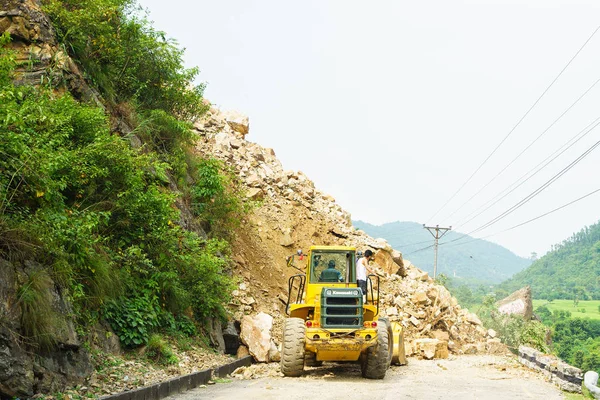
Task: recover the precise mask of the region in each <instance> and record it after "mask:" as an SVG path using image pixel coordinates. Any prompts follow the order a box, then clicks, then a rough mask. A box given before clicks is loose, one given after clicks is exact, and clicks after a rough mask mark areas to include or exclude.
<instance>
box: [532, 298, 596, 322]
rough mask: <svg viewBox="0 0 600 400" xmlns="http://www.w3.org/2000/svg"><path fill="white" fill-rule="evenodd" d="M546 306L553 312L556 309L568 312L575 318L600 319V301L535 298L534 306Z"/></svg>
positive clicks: (536, 307) (535, 307)
mask: <svg viewBox="0 0 600 400" xmlns="http://www.w3.org/2000/svg"><path fill="white" fill-rule="evenodd" d="M540 306H544V307H546V308H547V309H548V310H549V311H550V312H551V313H553V312H554V311H563V312H568V313H569V316H571V317H573V318H589V319H598V320H600V301H599V300H581V301H578V302H577V303H575V302H574V301H573V300H552V301H547V300H533V308H534V309H538V308H539V307H540Z"/></svg>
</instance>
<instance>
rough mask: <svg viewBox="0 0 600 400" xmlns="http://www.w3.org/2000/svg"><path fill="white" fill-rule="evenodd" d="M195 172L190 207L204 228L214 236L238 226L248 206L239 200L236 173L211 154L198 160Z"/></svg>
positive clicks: (226, 233) (225, 233)
mask: <svg viewBox="0 0 600 400" xmlns="http://www.w3.org/2000/svg"><path fill="white" fill-rule="evenodd" d="M194 172H195V173H194V175H193V176H194V178H195V184H194V185H193V186H192V188H191V197H192V198H191V200H192V209H193V210H194V212H195V213H196V215H198V216H199V218H200V220H201V221H203V222H204V223H205V225H206V228H207V230H209V231H212V232H213V233H214V234H215V235H217V236H227V235H228V232H230V231H231V230H233V229H234V228H236V227H238V226H239V224H240V222H241V220H242V217H243V215H245V213H246V212H247V211H248V207H249V206H250V204H247V203H244V202H243V200H242V195H243V193H242V192H241V187H240V185H239V182H238V181H237V178H236V176H235V175H234V174H233V172H232V171H231V170H229V169H227V168H226V167H225V166H224V164H223V163H222V162H221V161H220V160H217V159H211V158H205V159H200V160H198V162H197V165H196V168H195V171H194Z"/></svg>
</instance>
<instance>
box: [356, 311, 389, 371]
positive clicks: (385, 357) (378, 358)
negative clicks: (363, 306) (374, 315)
mask: <svg viewBox="0 0 600 400" xmlns="http://www.w3.org/2000/svg"><path fill="white" fill-rule="evenodd" d="M390 339H391V338H390V337H389V335H388V324H387V323H386V321H381V323H380V324H378V325H377V344H376V345H375V346H371V347H369V348H368V349H367V351H366V354H365V356H364V359H363V361H362V362H361V370H362V375H363V377H365V378H367V379H383V378H385V373H386V372H387V370H388V367H389V366H390V361H391V357H390V352H391V349H390Z"/></svg>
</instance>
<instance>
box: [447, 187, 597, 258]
mask: <svg viewBox="0 0 600 400" xmlns="http://www.w3.org/2000/svg"><path fill="white" fill-rule="evenodd" d="M598 192H600V188H598V189H596V190H593V191H591V192H589V193H587V194H585V195H583V196H581V197H578V198H577V199H575V200H571V201H570V202H568V203H566V204H563V205H562V206H560V207H556V208H555V209H553V210H550V211H547V212H545V213H543V214H540V215H538V216H537V217H534V218H531V219H528V220H527V221H524V222H521V223H519V224H517V225H514V226H511V227H510V228H507V229H505V230H503V231H500V232H496V233H492V234H490V235H486V236H483V237H480V238H472V240H469V241H468V242H463V243H456V244H454V245H452V246H449V247H454V246H462V245H464V244H467V243H472V242H476V241H478V240H484V239H487V238H489V237H492V236H496V235H499V234H501V233H505V232H508V231H511V230H513V229H516V228H519V227H521V226H523V225H527V224H529V223H531V222H533V221H537V220H538V219H540V218H543V217H545V216H547V215H550V214H553V213H555V212H556V211H560V210H562V209H563V208H566V207H568V206H570V205H572V204H575V203H577V202H578V201H581V200H583V199H585V198H587V197H590V196H591V195H593V194H596V193H598ZM450 243H451V242H450V241H449V242H442V243H439V245H440V246H442V245H447V244H450Z"/></svg>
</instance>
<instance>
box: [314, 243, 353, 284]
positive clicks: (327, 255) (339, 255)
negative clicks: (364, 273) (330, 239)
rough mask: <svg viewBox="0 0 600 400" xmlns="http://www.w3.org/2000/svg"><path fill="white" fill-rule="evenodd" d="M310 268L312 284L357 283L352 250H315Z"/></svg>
mask: <svg viewBox="0 0 600 400" xmlns="http://www.w3.org/2000/svg"><path fill="white" fill-rule="evenodd" d="M309 267H310V273H309V275H310V283H323V282H330V283H356V271H355V252H354V251H352V250H348V251H340V250H335V251H332V250H313V251H312V252H311V258H310V265H309Z"/></svg>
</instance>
